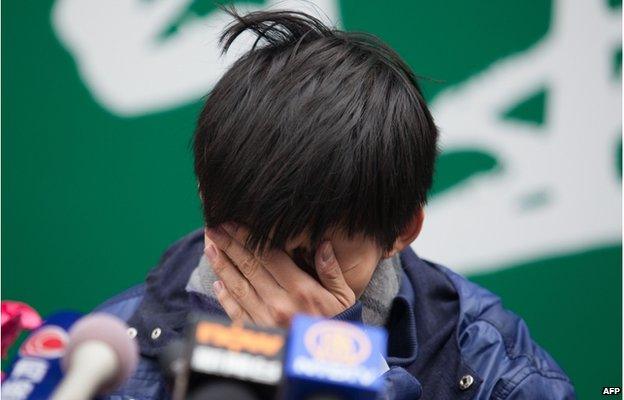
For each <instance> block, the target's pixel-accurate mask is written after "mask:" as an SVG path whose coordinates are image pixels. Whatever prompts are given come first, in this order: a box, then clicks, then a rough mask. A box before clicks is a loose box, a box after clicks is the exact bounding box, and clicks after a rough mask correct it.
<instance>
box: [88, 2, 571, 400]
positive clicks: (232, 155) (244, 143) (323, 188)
mask: <svg viewBox="0 0 624 400" xmlns="http://www.w3.org/2000/svg"><path fill="white" fill-rule="evenodd" d="M245 31H253V32H255V33H256V34H257V36H258V38H259V39H258V40H257V41H256V43H255V44H254V46H253V48H252V49H251V50H250V51H249V52H247V53H246V54H245V55H244V56H242V58H240V59H239V60H238V61H237V62H236V63H234V64H233V65H232V67H231V68H230V69H229V71H227V73H226V74H225V75H224V76H223V77H222V79H221V80H220V81H219V83H218V84H217V85H216V86H215V88H214V89H213V91H212V92H211V93H210V95H209V96H208V98H207V100H206V104H205V106H204V108H203V110H202V112H201V114H200V116H199V121H198V125H197V130H196V133H195V140H194V152H195V172H196V175H197V181H198V183H199V193H200V197H201V200H202V205H203V210H204V218H205V224H206V229H202V230H198V231H196V232H193V233H191V234H189V235H188V236H186V237H185V238H183V239H181V240H180V241H179V242H177V243H176V244H174V245H173V246H172V247H171V248H170V249H168V250H167V251H166V252H165V254H164V255H163V257H162V260H161V262H160V265H159V266H158V267H157V268H155V269H154V270H153V271H152V272H151V273H150V275H149V276H148V278H147V280H146V283H145V284H143V285H140V286H137V287H135V288H132V289H130V290H128V291H127V292H125V293H123V294H121V295H119V296H117V297H116V298H113V299H111V300H109V301H108V302H107V303H105V304H104V305H103V306H101V307H100V310H102V311H108V312H112V313H114V314H117V315H118V316H120V317H122V318H124V319H125V320H127V322H128V324H129V325H130V326H131V328H130V334H131V335H132V336H134V337H136V340H137V341H138V343H139V345H140V348H141V354H142V361H141V364H140V367H139V370H138V372H137V373H135V375H134V376H133V377H132V378H131V379H130V380H129V381H128V382H127V384H126V385H125V386H124V387H123V388H122V389H120V391H119V392H118V393H117V395H121V396H129V397H136V398H141V399H145V398H147V399H156V398H158V399H160V398H167V397H168V395H167V391H166V389H165V386H164V384H163V377H162V375H161V373H160V372H159V369H158V367H157V366H156V362H155V357H156V356H157V355H158V354H159V352H160V351H161V350H162V349H163V347H164V346H165V345H166V344H167V343H169V341H171V340H172V339H174V338H176V337H179V336H180V335H181V334H182V331H183V329H184V325H185V322H186V316H187V314H188V313H189V312H190V311H193V310H202V311H206V312H221V313H223V312H224V313H226V314H227V315H228V316H229V317H230V318H231V319H233V320H243V321H250V322H254V323H256V324H259V325H264V326H288V324H289V321H290V319H291V317H292V316H293V314H295V313H309V314H315V315H322V316H326V317H331V318H337V319H343V320H352V321H363V322H364V323H367V324H373V325H379V326H384V327H385V328H386V329H387V330H388V332H389V344H388V357H387V362H388V364H389V367H390V370H389V371H387V372H386V373H385V374H384V376H383V377H382V378H381V379H384V381H385V388H386V389H385V393H384V396H385V397H386V398H392V399H416V398H421V399H571V398H574V390H573V388H572V385H571V383H570V381H569V380H568V378H567V377H566V375H565V374H564V373H563V372H562V371H561V369H560V368H559V367H558V366H557V364H556V363H555V361H554V360H553V359H552V358H551V357H550V356H549V355H548V354H547V353H546V352H545V351H544V350H542V349H541V348H540V347H538V346H537V345H536V344H535V343H534V342H533V341H532V340H531V338H530V336H529V332H528V329H527V327H526V325H525V324H524V322H523V321H522V320H521V319H520V318H519V317H517V316H515V315H514V314H512V313H510V312H508V311H506V310H505V309H503V308H502V306H501V304H500V301H499V299H498V298H497V297H496V296H494V295H493V294H491V293H489V292H488V291H486V290H485V289H482V288H480V287H478V286H476V285H474V284H472V283H470V282H468V281H467V280H466V279H464V278H463V277H461V276H459V275H456V274H454V273H453V272H451V271H450V270H448V269H446V268H445V267H442V266H440V265H437V264H434V263H431V262H428V261H425V260H423V259H420V258H419V257H418V256H416V254H415V253H414V252H413V251H412V249H411V248H410V243H412V242H413V241H414V240H415V239H416V238H417V236H418V234H419V232H420V230H421V228H422V226H423V219H424V212H423V207H424V205H425V202H426V194H427V191H428V189H429V188H430V186H431V182H432V175H433V170H434V161H435V157H436V141H437V136H438V132H437V129H436V126H435V124H434V122H433V119H432V117H431V115H430V113H429V110H428V109H427V106H426V104H425V101H424V99H423V97H422V94H421V92H420V89H419V87H418V85H417V83H416V79H415V77H414V75H413V74H412V72H411V71H410V69H409V68H408V66H407V65H406V64H405V63H404V62H403V61H402V60H401V59H400V57H399V56H398V55H397V54H396V53H395V52H393V51H392V50H391V49H389V48H388V47H387V46H385V45H384V44H382V43H381V42H380V41H379V40H377V39H375V38H374V37H372V36H370V35H364V34H355V33H348V32H342V31H337V30H332V29H330V28H328V27H326V26H324V25H323V24H322V23H321V22H320V21H318V20H317V19H315V18H313V17H311V16H308V15H306V14H301V13H296V12H257V13H252V14H248V15H246V16H236V20H235V22H234V23H233V24H232V25H231V26H230V27H229V28H228V29H227V31H226V32H225V33H224V35H223V37H222V42H223V44H224V51H227V49H228V48H229V46H230V45H231V44H232V42H233V41H234V40H235V39H236V38H237V37H238V36H239V35H240V34H242V33H243V32H245ZM467 212H470V211H469V210H467ZM113 398H114V397H113Z"/></svg>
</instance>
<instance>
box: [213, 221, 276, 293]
mask: <svg viewBox="0 0 624 400" xmlns="http://www.w3.org/2000/svg"><path fill="white" fill-rule="evenodd" d="M206 233H207V235H208V237H209V238H210V239H212V240H213V242H214V243H215V244H216V245H217V247H219V248H220V249H221V250H223V251H224V252H225V254H227V256H228V258H229V259H230V260H231V261H232V263H233V264H234V266H235V267H236V268H237V269H238V270H239V271H240V272H241V273H242V274H243V276H244V277H245V278H246V279H247V280H248V281H249V283H251V285H252V286H253V287H254V288H255V289H256V291H257V292H258V294H259V295H260V296H262V297H265V296H269V295H274V294H275V293H276V291H281V290H283V288H282V287H280V285H279V284H278V283H277V282H276V281H275V279H274V278H273V276H272V275H271V274H270V273H269V272H268V271H267V270H266V269H265V267H264V265H263V263H262V261H261V260H260V259H259V258H258V257H257V256H256V255H255V254H254V253H252V252H250V251H249V250H247V249H246V248H245V246H244V245H243V244H244V243H245V241H246V240H247V236H248V235H249V231H248V230H247V228H245V227H243V226H240V225H236V226H235V225H233V224H224V225H223V226H222V227H221V228H219V229H216V230H212V229H209V230H207V232H206Z"/></svg>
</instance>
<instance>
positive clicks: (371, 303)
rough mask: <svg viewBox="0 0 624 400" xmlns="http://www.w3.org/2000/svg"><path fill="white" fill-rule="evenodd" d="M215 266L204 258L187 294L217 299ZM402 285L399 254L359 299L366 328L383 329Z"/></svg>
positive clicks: (384, 263)
mask: <svg viewBox="0 0 624 400" xmlns="http://www.w3.org/2000/svg"><path fill="white" fill-rule="evenodd" d="M217 279H218V278H217V276H216V275H215V274H214V272H213V271H212V266H211V265H210V262H209V261H208V259H207V258H206V256H205V255H203V254H202V256H201V258H200V259H199V264H198V265H197V267H196V268H195V269H194V270H193V273H192V274H191V277H190V278H189V281H188V283H187V285H186V291H187V292H196V293H199V294H202V295H204V296H208V297H212V298H215V297H216V296H215V293H214V290H213V288H212V284H213V283H214V282H215V281H216V280H217ZM400 285H401V258H400V256H399V254H396V255H394V256H393V257H390V258H385V259H382V260H381V261H380V262H379V264H377V267H376V268H375V271H374V272H373V276H372V278H371V280H370V282H369V283H368V286H367V287H366V289H364V292H363V293H362V295H361V296H360V299H359V300H360V302H361V303H362V320H363V322H364V323H365V324H368V325H376V326H383V325H384V324H385V322H386V319H387V318H388V314H389V313H390V307H391V305H392V299H394V297H395V296H396V295H397V293H398V292H399V287H400Z"/></svg>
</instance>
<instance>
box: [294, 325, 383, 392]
mask: <svg viewBox="0 0 624 400" xmlns="http://www.w3.org/2000/svg"><path fill="white" fill-rule="evenodd" d="M386 346H387V334H386V332H385V330H383V329H381V328H377V327H372V326H365V325H362V324H355V323H350V322H344V321H337V320H329V319H323V318H318V317H310V316H305V315H297V316H295V318H293V321H292V324H291V330H290V337H289V341H288V348H287V351H286V358H285V360H284V379H285V387H284V395H285V399H288V400H290V399H292V400H295V399H297V400H299V399H336V400H347V399H348V400H356V399H371V400H372V399H375V398H376V397H377V396H378V394H379V393H380V392H381V390H382V389H383V382H382V380H380V379H377V378H378V377H380V376H381V375H382V374H383V372H385V371H386V370H387V369H388V366H387V364H386V362H385V359H384V357H385V355H386Z"/></svg>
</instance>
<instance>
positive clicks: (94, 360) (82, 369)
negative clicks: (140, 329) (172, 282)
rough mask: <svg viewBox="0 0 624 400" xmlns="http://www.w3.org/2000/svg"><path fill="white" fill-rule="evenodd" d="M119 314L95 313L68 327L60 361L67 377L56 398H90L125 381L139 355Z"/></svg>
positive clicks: (56, 393) (61, 399)
mask: <svg viewBox="0 0 624 400" xmlns="http://www.w3.org/2000/svg"><path fill="white" fill-rule="evenodd" d="M127 329H128V327H127V326H126V324H125V323H124V322H123V321H121V320H120V319H119V318H116V317H114V316H112V315H109V314H104V313H95V314H90V315H87V316H86V317H84V318H82V319H81V320H80V321H78V322H77V323H76V324H75V325H74V326H73V327H72V329H71V330H70V331H69V345H68V346H67V351H66V352H65V355H64V356H63V359H62V361H61V365H62V367H63V370H64V371H65V377H64V378H63V381H62V382H61V384H60V385H59V387H58V388H57V389H56V391H55V392H54V395H53V397H52V399H53V400H88V399H91V398H92V397H93V396H95V395H98V394H105V393H107V392H110V391H112V390H113V389H115V388H116V387H118V386H120V385H121V384H123V383H124V382H125V381H126V380H127V379H128V378H129V377H130V375H132V373H133V372H134V370H135V369H136V366H137V364H138V359H139V351H138V347H137V344H136V342H135V341H134V340H133V339H131V338H130V337H129V336H128V334H127Z"/></svg>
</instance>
